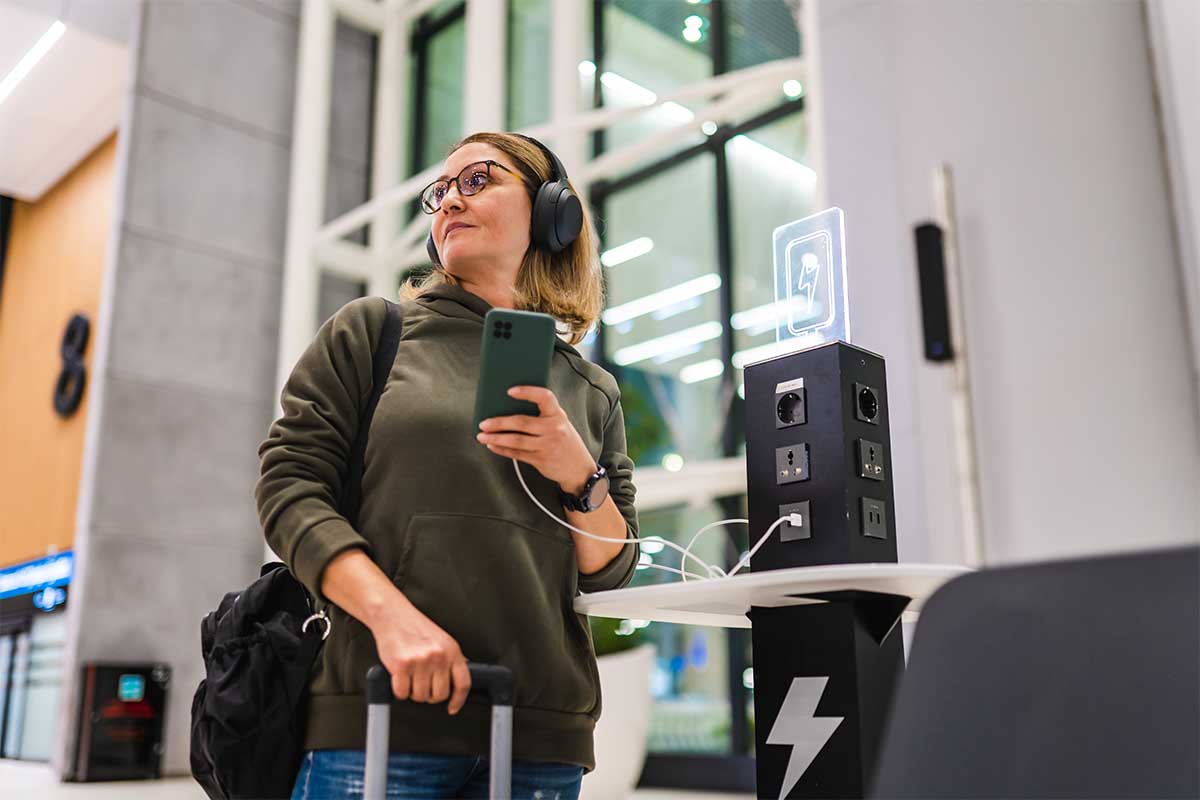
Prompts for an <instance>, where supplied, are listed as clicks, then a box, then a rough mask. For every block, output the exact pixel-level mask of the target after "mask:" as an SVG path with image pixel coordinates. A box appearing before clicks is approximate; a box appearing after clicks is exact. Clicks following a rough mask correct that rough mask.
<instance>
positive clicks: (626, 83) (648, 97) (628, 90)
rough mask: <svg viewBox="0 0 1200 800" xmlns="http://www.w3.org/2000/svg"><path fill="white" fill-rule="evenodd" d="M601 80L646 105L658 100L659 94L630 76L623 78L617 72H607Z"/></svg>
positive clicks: (614, 89)
mask: <svg viewBox="0 0 1200 800" xmlns="http://www.w3.org/2000/svg"><path fill="white" fill-rule="evenodd" d="M600 82H601V83H602V84H604V85H605V86H607V87H608V88H609V89H612V90H613V91H614V92H619V93H621V94H624V95H627V96H629V97H630V98H631V99H633V100H637V101H638V102H639V103H641V104H642V105H644V106H652V105H654V104H655V103H657V102H658V95H656V94H655V93H654V92H652V91H650V90H649V89H647V88H646V87H645V86H641V85H639V84H636V83H634V82H633V81H631V80H629V79H628V78H622V77H621V76H620V75H618V74H617V73H615V72H606V73H604V74H603V75H601V76H600Z"/></svg>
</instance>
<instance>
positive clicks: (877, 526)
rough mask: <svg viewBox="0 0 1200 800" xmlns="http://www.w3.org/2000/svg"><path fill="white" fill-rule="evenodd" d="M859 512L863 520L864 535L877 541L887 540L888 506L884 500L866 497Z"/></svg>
mask: <svg viewBox="0 0 1200 800" xmlns="http://www.w3.org/2000/svg"><path fill="white" fill-rule="evenodd" d="M859 511H860V518H861V519H862V523H861V524H862V535H863V536H870V537H872V538H875V539H886V538H887V505H886V504H885V503H884V502H883V501H882V500H875V499H874V498H871V497H864V498H862V503H861V504H860V508H859Z"/></svg>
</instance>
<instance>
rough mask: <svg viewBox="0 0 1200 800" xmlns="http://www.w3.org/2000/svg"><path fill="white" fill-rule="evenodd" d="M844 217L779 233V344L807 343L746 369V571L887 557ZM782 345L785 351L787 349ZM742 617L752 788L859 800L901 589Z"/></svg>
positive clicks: (896, 630) (883, 397)
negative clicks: (748, 647) (752, 545)
mask: <svg viewBox="0 0 1200 800" xmlns="http://www.w3.org/2000/svg"><path fill="white" fill-rule="evenodd" d="M841 243H842V213H841V211H840V209H831V210H830V211H826V212H822V213H821V214H818V215H816V216H815V217H809V218H807V219H804V220H800V221H799V222H795V223H791V224H790V225H785V226H783V227H781V228H779V229H777V230H776V231H775V256H776V258H775V266H776V298H777V301H779V302H780V304H781V305H780V306H779V307H780V308H781V313H780V315H779V337H778V338H779V340H780V341H781V342H784V341H785V340H787V339H792V338H799V339H800V340H799V341H797V342H788V343H787V344H788V345H794V346H796V347H799V348H802V349H798V350H796V351H794V352H785V353H783V354H782V355H777V356H774V357H771V358H767V359H766V360H763V361H758V362H756V363H752V364H749V365H747V366H746V367H745V371H744V378H745V398H746V403H745V414H746V419H745V430H746V479H747V487H748V504H749V514H750V516H749V519H750V541H751V542H755V541H757V540H758V538H759V537H761V536H762V535H763V533H765V532H766V530H767V529H768V528H769V527H770V525H771V524H772V523H773V522H775V521H776V520H777V519H779V518H780V517H783V516H786V515H788V514H791V513H798V514H800V524H799V525H792V524H789V523H784V524H782V525H781V526H779V527H778V528H776V529H775V531H774V532H773V533H772V535H771V537H770V539H768V540H767V541H766V542H764V543H763V545H762V546H761V547H760V548H759V549H758V551H757V552H755V553H754V555H753V556H752V557H751V562H750V567H751V570H752V571H753V572H755V573H759V572H763V571H766V570H774V569H784V568H790V567H809V566H818V565H831V564H851V563H894V562H895V561H896V523H895V514H894V508H895V504H894V500H893V492H892V461H891V436H890V429H889V421H888V413H887V407H888V406H887V378H886V373H885V369H884V361H883V359H882V358H881V357H880V356H878V355H876V354H874V353H870V352H868V351H866V350H863V349H861V348H858V347H855V346H853V345H851V344H848V343H847V342H846V341H843V339H845V338H848V331H849V308H848V305H847V303H846V293H845V266H844V263H845V262H844V258H843V257H842V246H841ZM781 349H787V348H786V346H785V347H784V348H781ZM805 599H811V600H814V601H820V602H814V603H811V604H804V605H791V606H783V607H775V608H762V607H754V608H752V609H751V610H750V613H749V617H750V622H751V637H752V644H753V657H754V712H755V723H756V724H755V730H756V733H755V737H756V741H755V744H756V755H757V786H758V796H759V797H764V798H772V799H774V798H780V800H782V798H786V797H792V798H810V797H811V798H817V797H820V798H853V797H864V796H865V794H866V792H867V791H868V790H869V788H870V780H871V778H872V774H871V772H872V770H873V768H874V766H875V763H876V760H877V757H878V753H879V747H880V744H881V742H882V739H883V733H884V725H885V723H886V719H887V713H888V710H889V708H890V706H891V701H892V695H893V693H894V691H895V688H896V686H897V683H898V681H899V678H900V675H901V672H902V670H903V668H904V653H903V643H902V636H901V632H900V626H899V625H898V624H897V623H898V622H899V619H900V614H901V613H902V612H903V610H904V608H905V606H906V605H907V604H908V598H905V597H898V596H895V595H887V594H878V593H873V592H858V591H846V592H832V593H824V594H819V595H811V596H805Z"/></svg>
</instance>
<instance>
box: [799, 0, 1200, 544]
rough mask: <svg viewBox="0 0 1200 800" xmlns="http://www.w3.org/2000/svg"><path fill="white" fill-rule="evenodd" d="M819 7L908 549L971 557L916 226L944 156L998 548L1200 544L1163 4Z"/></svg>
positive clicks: (860, 291)
mask: <svg viewBox="0 0 1200 800" xmlns="http://www.w3.org/2000/svg"><path fill="white" fill-rule="evenodd" d="M815 1H816V6H815V8H814V9H813V10H812V11H810V14H809V19H810V23H811V21H812V20H813V19H814V18H815V25H816V33H817V35H818V37H819V38H818V41H817V43H818V47H817V48H816V49H817V51H818V53H817V56H816V58H817V59H818V60H819V63H817V64H815V65H814V66H815V67H816V70H817V72H816V75H815V76H814V77H816V79H817V80H818V81H819V82H818V83H816V84H815V85H814V89H813V92H812V95H816V94H817V93H819V100H818V101H817V102H819V104H820V106H821V108H820V112H819V114H818V117H819V118H820V119H821V120H822V121H823V122H822V133H823V149H824V152H825V163H824V167H823V169H821V170H820V172H821V174H822V176H823V179H824V181H825V185H824V190H825V193H826V197H827V200H828V201H829V202H830V203H831V204H837V205H841V206H842V207H843V208H844V209H845V210H846V213H847V235H848V238H849V247H848V257H849V259H850V270H851V274H850V281H851V285H850V289H851V293H852V294H851V302H852V303H853V304H854V312H853V313H854V317H855V328H856V336H855V338H856V340H857V341H858V342H859V343H860V344H862V345H863V346H865V347H867V348H869V349H873V350H876V351H877V352H880V353H882V354H883V355H884V356H885V357H886V358H887V360H888V382H889V390H890V411H891V414H892V432H893V433H892V435H893V448H894V450H895V453H894V464H895V466H894V470H895V482H896V504H897V509H896V514H897V520H898V524H899V531H900V533H899V536H900V542H899V545H900V553H901V558H902V560H934V561H956V560H960V559H961V558H962V547H961V538H960V534H959V531H960V524H959V522H960V517H959V514H960V510H959V504H958V499H957V496H956V495H957V489H956V482H955V471H956V467H955V461H954V450H953V438H952V431H951V427H950V420H951V419H952V416H951V407H950V402H949V397H950V378H951V373H950V370H949V368H948V367H945V366H935V365H929V364H927V363H926V362H924V360H923V356H922V344H921V336H920V312H919V302H918V299H917V285H916V277H915V270H916V268H915V263H914V258H913V245H912V234H911V229H912V226H913V225H914V224H917V223H919V222H921V221H924V220H926V219H929V218H930V217H931V216H932V215H933V212H934V210H935V205H934V199H933V192H932V173H933V169H934V167H935V166H936V165H937V164H938V163H939V162H942V161H945V162H949V163H950V164H951V165H952V166H953V168H954V170H955V174H956V179H957V199H958V216H959V223H960V231H959V236H960V252H961V262H962V269H963V272H964V304H965V307H966V314H965V324H966V329H967V335H968V337H969V344H970V347H971V381H972V384H973V386H974V391H975V395H974V402H973V409H974V413H975V422H976V426H977V431H978V436H977V438H978V447H979V454H980V463H979V470H980V474H981V481H982V507H983V518H984V519H983V522H984V530H985V543H984V546H985V556H986V558H987V561H988V563H998V562H1011V561H1023V560H1031V559H1039V558H1048V557H1056V556H1066V555H1075V554H1085V553H1095V552H1102V551H1113V550H1119V549H1126V548H1146V547H1154V546H1162V545H1168V544H1172V543H1179V542H1185V541H1196V540H1197V539H1200V522H1198V520H1200V492H1198V491H1197V487H1200V436H1198V430H1197V428H1198V415H1197V398H1196V388H1195V382H1194V381H1193V380H1192V364H1193V361H1192V356H1191V353H1190V349H1189V344H1188V334H1187V327H1186V322H1185V312H1184V303H1183V301H1182V300H1181V296H1182V289H1183V282H1182V277H1181V271H1180V267H1179V261H1178V258H1177V255H1176V251H1175V247H1174V242H1173V238H1172V227H1171V221H1170V220H1171V218H1170V215H1171V210H1172V209H1171V205H1170V202H1169V192H1168V186H1167V183H1166V180H1165V177H1164V166H1163V151H1162V146H1161V143H1160V138H1159V133H1158V127H1157V126H1158V122H1157V118H1156V112H1155V106H1154V103H1153V91H1152V89H1153V80H1152V74H1151V69H1150V56H1149V51H1148V40H1147V31H1146V27H1145V20H1144V16H1143V9H1142V6H1141V4H1140V3H1139V2H1135V1H1134V0H1123V1H1120V2H1104V3H1078V2H1038V3H1032V2H1026V3H1017V2H988V3H983V2H960V1H959V0H920V1H913V2H890V1H888V0H857V1H856V2H840V1H838V2H829V0H815ZM810 83H811V79H810ZM810 96H811V95H810Z"/></svg>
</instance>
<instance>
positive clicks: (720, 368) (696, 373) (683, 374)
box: [679, 358, 725, 383]
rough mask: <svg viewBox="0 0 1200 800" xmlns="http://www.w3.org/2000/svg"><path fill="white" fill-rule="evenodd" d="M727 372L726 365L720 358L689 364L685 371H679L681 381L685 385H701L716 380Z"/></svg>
mask: <svg viewBox="0 0 1200 800" xmlns="http://www.w3.org/2000/svg"><path fill="white" fill-rule="evenodd" d="M724 371H725V364H724V363H722V361H721V359H719V358H710V359H709V360H707V361H698V362H696V363H695V364H688V365H687V366H686V367H684V368H683V369H681V370H679V380H681V381H683V382H684V383H699V382H700V381H707V380H710V379H712V378H716V377H718V376H719V375H721V373H723V372H724Z"/></svg>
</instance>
